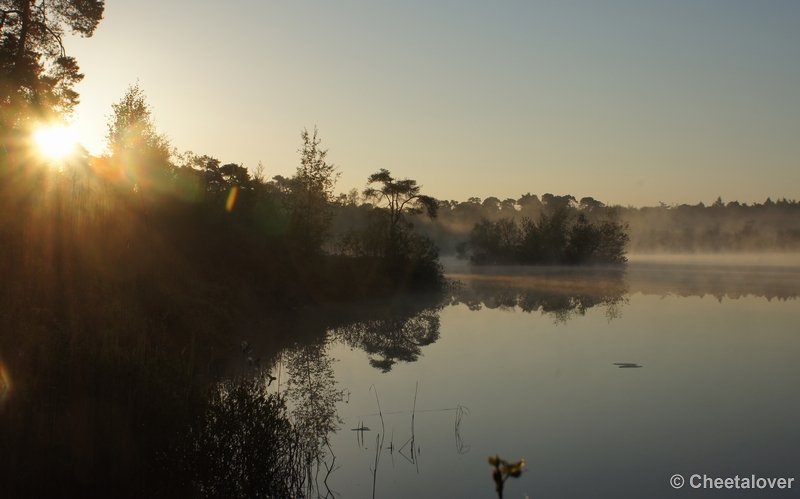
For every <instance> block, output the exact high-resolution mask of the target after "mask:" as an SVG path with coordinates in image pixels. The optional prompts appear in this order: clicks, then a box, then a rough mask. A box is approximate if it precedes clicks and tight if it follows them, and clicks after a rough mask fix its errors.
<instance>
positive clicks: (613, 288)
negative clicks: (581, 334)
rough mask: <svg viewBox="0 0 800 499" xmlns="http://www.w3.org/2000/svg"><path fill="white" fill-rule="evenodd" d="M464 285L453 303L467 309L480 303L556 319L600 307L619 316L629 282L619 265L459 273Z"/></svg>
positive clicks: (485, 305) (608, 313) (611, 315)
mask: <svg viewBox="0 0 800 499" xmlns="http://www.w3.org/2000/svg"><path fill="white" fill-rule="evenodd" d="M460 277H462V279H463V280H464V284H465V286H464V288H463V290H462V292H461V293H459V294H458V295H457V296H456V298H455V300H454V304H458V303H463V304H465V305H466V306H467V307H469V309H470V310H474V311H476V310H480V309H481V308H482V307H486V308H489V309H500V310H515V309H517V308H519V309H520V310H522V311H523V312H527V313H531V312H541V313H542V314H543V315H549V316H550V317H552V318H553V320H554V321H555V322H557V323H565V322H567V321H568V320H570V319H572V318H574V317H576V316H581V315H585V314H586V311H587V310H589V309H591V308H594V307H600V308H602V309H603V310H604V314H605V316H606V317H607V318H608V320H611V319H615V318H619V317H620V316H621V308H622V306H623V305H625V304H626V303H627V302H628V297H627V295H628V292H629V285H628V283H627V281H626V280H625V271H624V270H622V269H607V270H587V271H585V272H576V271H574V270H569V271H568V270H565V271H563V272H553V271H550V272H546V273H541V274H532V275H515V276H497V275H473V276H460Z"/></svg>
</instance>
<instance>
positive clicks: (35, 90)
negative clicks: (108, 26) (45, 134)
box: [0, 0, 105, 128]
mask: <svg viewBox="0 0 800 499" xmlns="http://www.w3.org/2000/svg"><path fill="white" fill-rule="evenodd" d="M104 9H105V3H104V2H103V0H51V1H47V0H0V109H1V110H2V122H3V123H2V124H3V125H4V127H5V128H10V127H14V126H18V125H19V124H20V121H21V120H22V119H42V118H44V119H54V118H56V117H61V116H64V115H68V114H69V113H70V112H71V111H72V109H73V108H74V107H75V105H77V104H78V93H77V92H75V91H74V90H73V89H72V87H73V86H74V85H75V84H76V83H78V82H79V81H81V79H83V75H82V74H81V73H80V72H79V68H78V64H77V62H76V61H75V58H73V57H69V56H67V55H66V51H65V49H64V43H63V36H64V34H65V30H66V29H67V28H68V29H69V30H70V31H71V32H72V33H77V34H79V35H81V36H83V37H91V36H92V35H93V34H94V30H95V29H96V28H97V25H98V23H99V22H100V20H101V19H102V18H103V10H104Z"/></svg>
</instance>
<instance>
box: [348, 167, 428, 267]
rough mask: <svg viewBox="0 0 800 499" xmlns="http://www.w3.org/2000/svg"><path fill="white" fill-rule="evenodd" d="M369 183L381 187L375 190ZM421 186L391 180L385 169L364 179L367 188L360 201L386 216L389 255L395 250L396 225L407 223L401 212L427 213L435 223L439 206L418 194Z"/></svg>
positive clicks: (396, 239)
mask: <svg viewBox="0 0 800 499" xmlns="http://www.w3.org/2000/svg"><path fill="white" fill-rule="evenodd" d="M372 184H381V186H380V187H379V188H375V187H372ZM421 189H422V186H420V185H417V181H416V180H411V179H407V178H406V179H402V180H398V179H395V178H394V177H392V174H391V173H389V171H388V170H386V169H384V168H381V169H380V171H378V172H376V173H373V174H372V175H370V176H369V178H368V179H367V188H366V189H365V190H364V193H363V194H364V198H365V199H368V200H372V201H374V202H375V205H376V207H378V208H381V209H383V210H384V211H385V212H386V214H387V216H388V221H387V223H388V231H389V248H390V251H389V252H390V253H392V252H393V251H394V250H395V249H396V248H397V247H398V245H397V241H398V226H399V225H400V223H401V222H403V223H404V224H407V222H406V220H405V216H404V214H405V213H414V214H421V213H423V212H425V213H427V215H428V216H429V217H430V219H431V220H435V219H436V216H437V214H438V212H439V203H438V201H436V199H434V198H432V197H430V196H424V195H422V194H420V190H421Z"/></svg>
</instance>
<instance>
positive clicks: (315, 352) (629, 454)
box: [270, 259, 800, 498]
mask: <svg viewBox="0 0 800 499" xmlns="http://www.w3.org/2000/svg"><path fill="white" fill-rule="evenodd" d="M446 270H447V274H448V276H449V277H450V278H452V279H455V280H458V281H459V282H460V283H461V285H460V286H457V287H454V289H453V290H451V292H449V293H448V294H447V296H446V297H445V298H444V299H443V300H438V301H437V300H431V299H425V300H422V299H420V300H417V299H415V298H404V299H397V300H395V301H394V302H393V303H390V304H389V305H386V310H385V311H384V312H379V313H373V314H372V315H371V316H370V317H369V318H368V319H366V320H364V321H360V322H359V321H355V322H350V323H345V324H340V325H337V326H333V327H330V328H328V329H326V332H325V333H324V335H322V339H318V340H317V341H315V342H312V343H311V344H310V346H309V345H306V346H304V347H302V348H300V349H299V350H294V351H292V350H287V351H285V352H284V353H283V354H282V355H281V357H280V358H279V359H278V360H277V361H276V364H275V365H274V367H273V369H272V373H273V374H274V375H276V377H277V380H276V382H275V383H273V384H272V385H271V387H270V390H274V391H278V390H282V391H284V392H286V393H287V394H290V395H291V394H294V395H295V397H294V403H295V404H301V403H302V401H303V400H305V401H309V400H311V401H313V400H317V401H319V400H325V401H326V402H325V404H327V407H328V410H329V412H330V409H331V408H335V411H333V412H335V413H336V417H333V418H332V419H330V416H329V419H330V421H329V422H331V423H332V424H333V425H335V426H337V427H338V428H339V429H338V430H337V431H336V432H335V433H330V434H329V435H328V443H329V447H327V448H326V449H324V450H325V455H324V458H323V460H321V461H320V470H319V474H318V475H317V480H316V483H315V485H316V486H317V487H318V488H319V490H318V493H319V495H321V496H325V495H326V494H329V492H330V494H329V496H330V495H335V496H336V497H339V496H341V497H344V498H368V497H373V495H374V497H379V498H405V497H486V498H491V497H496V493H495V490H494V483H493V482H492V478H491V473H490V466H489V464H488V462H487V458H488V457H489V456H494V455H499V456H500V457H501V458H503V459H506V460H509V461H517V460H519V459H525V463H526V464H525V469H526V471H525V472H523V473H522V475H521V477H519V478H516V479H515V478H509V479H508V481H507V482H506V485H505V491H504V497H506V498H509V497H516V498H524V497H530V498H534V497H548V498H558V497H564V498H567V497H569V498H575V497H611V496H618V497H650V498H658V497H665V498H667V497H668V498H674V497H683V496H705V495H706V494H714V493H716V495H717V496H721V495H725V494H726V492H722V491H715V490H709V489H708V488H703V487H702V485H701V487H700V488H698V489H695V488H693V485H698V484H702V483H704V482H703V479H702V477H703V476H705V477H708V478H709V479H710V480H707V481H706V482H705V484H706V487H708V486H709V484H710V487H711V488H712V489H713V487H714V486H715V485H714V482H713V479H716V478H721V479H723V481H722V482H718V483H722V484H723V485H722V486H723V487H724V479H725V478H731V479H732V480H731V481H730V482H729V483H739V485H743V484H744V482H742V481H741V479H743V478H745V477H746V478H747V479H748V481H750V480H751V479H752V478H753V477H754V476H755V478H756V481H757V483H754V484H753V485H754V486H756V488H755V489H751V490H736V491H735V492H727V493H728V494H731V493H736V494H741V495H742V496H743V497H794V496H795V494H796V493H797V492H796V490H797V489H798V488H800V484H798V483H797V480H795V481H794V483H793V486H792V489H788V488H784V489H779V488H778V484H779V483H784V482H778V481H775V480H773V481H772V483H773V489H770V486H769V485H768V482H766V480H765V481H761V482H759V481H758V479H759V478H765V479H775V478H785V479H788V478H797V479H800V468H798V463H800V425H798V421H800V362H798V360H800V331H799V330H798V325H800V303H798V300H797V298H798V296H800V267H797V266H779V265H772V266H769V265H763V264H758V263H757V262H756V264H750V265H745V266H742V265H736V264H727V263H726V264H725V265H716V266H715V265H710V266H709V265H699V264H696V263H692V262H691V261H687V260H680V261H672V262H668V263H664V262H663V261H658V260H656V259H642V260H640V261H634V262H632V263H630V264H629V265H628V266H627V267H626V268H625V269H624V270H622V271H620V270H615V269H575V268H544V269H542V268H520V267H490V268H475V267H471V266H469V265H467V264H466V263H465V262H460V261H457V260H447V261H446ZM415 300H416V301H415ZM298 352H302V353H298ZM301 360H302V362H301ZM303 366H305V367H303ZM309 366H313V367H309ZM304 384H305V386H306V387H307V388H308V390H306V392H305V393H304V394H303V393H301V392H302V390H301V391H298V387H302V386H304ZM287 390H288V391H287ZM298 393H300V395H298ZM315 397H316V399H315ZM290 399H291V397H290ZM323 412H325V411H323ZM333 412H330V414H333ZM328 469H330V470H332V471H331V472H330V473H327V470H328ZM675 474H680V475H682V477H683V478H684V480H685V483H684V485H683V487H682V488H680V489H675V488H673V487H672V486H671V484H670V480H671V477H673V475H675ZM692 475H699V476H700V477H701V478H698V477H697V476H695V478H692ZM737 476H738V477H739V481H738V482H735V481H734V480H736V478H735V477H737ZM761 483H764V484H767V485H765V488H764V489H760V488H758V484H761ZM786 483H788V482H786Z"/></svg>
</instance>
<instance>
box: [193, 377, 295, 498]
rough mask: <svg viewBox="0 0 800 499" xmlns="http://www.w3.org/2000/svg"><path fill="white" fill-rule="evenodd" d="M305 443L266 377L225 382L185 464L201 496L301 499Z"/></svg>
mask: <svg viewBox="0 0 800 499" xmlns="http://www.w3.org/2000/svg"><path fill="white" fill-rule="evenodd" d="M304 441H305V438H304V435H303V431H302V429H301V427H299V426H298V425H293V424H292V423H291V421H290V418H289V415H288V413H287V408H286V403H285V399H284V398H283V397H282V396H280V395H278V394H275V393H268V392H267V382H266V380H265V379H263V378H254V379H251V380H242V381H236V382H228V383H220V384H218V386H217V390H216V391H215V393H213V394H212V395H211V399H210V400H209V404H208V407H207V410H206V413H205V417H204V418H203V420H202V421H201V422H200V423H199V424H198V425H196V426H195V428H194V429H193V432H192V443H191V447H190V449H189V452H187V456H186V461H185V464H186V465H187V466H188V467H189V471H190V479H191V481H192V482H193V484H194V488H195V490H196V492H197V495H198V496H199V497H230V498H237V497H276V498H284V497H285V498H290V497H291V498H294V497H301V496H302V495H303V491H304V489H305V484H306V483H307V482H308V474H307V470H306V469H305V466H304V465H305V462H306V461H307V457H306V456H305V453H306V452H308V449H307V448H306V447H305V446H304Z"/></svg>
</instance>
